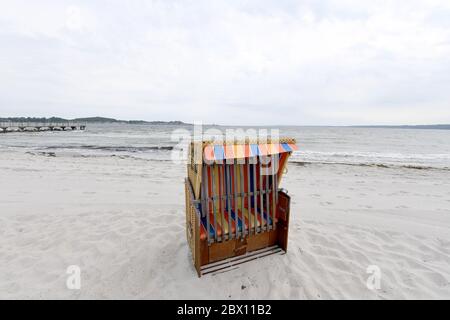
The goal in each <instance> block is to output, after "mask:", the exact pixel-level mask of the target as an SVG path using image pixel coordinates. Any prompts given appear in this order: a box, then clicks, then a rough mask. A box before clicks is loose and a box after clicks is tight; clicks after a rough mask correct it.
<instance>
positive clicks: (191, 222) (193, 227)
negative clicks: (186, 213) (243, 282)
mask: <svg viewBox="0 0 450 320" xmlns="http://www.w3.org/2000/svg"><path fill="white" fill-rule="evenodd" d="M190 211H191V216H190V220H191V221H190V226H191V235H192V236H191V239H190V241H189V247H190V248H191V252H192V260H193V261H194V263H195V258H196V256H195V255H196V252H195V251H196V250H195V239H196V237H198V236H199V235H197V234H196V232H195V224H196V221H195V217H196V213H195V211H196V210H195V208H194V206H191V207H190Z"/></svg>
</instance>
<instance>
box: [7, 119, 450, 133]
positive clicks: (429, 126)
mask: <svg viewBox="0 0 450 320" xmlns="http://www.w3.org/2000/svg"><path fill="white" fill-rule="evenodd" d="M9 121H10V122H67V121H74V122H86V123H117V124H142V125H145V124H149V125H174V126H181V125H192V124H191V123H186V122H183V121H177V120H175V121H146V120H118V119H114V118H106V117H86V118H75V119H65V118H60V117H50V118H45V117H42V118H39V117H7V118H0V122H9ZM204 125H208V126H221V125H218V124H204ZM223 126H227V125H223ZM282 126H283V125H281V127H282ZM302 126H303V125H299V127H302ZM314 127H316V126H314ZM317 127H321V126H317ZM323 127H328V126H323ZM333 127H334V126H333ZM336 127H347V128H374V129H377V128H380V129H383V128H384V129H434V130H450V124H423V125H350V126H345V125H344V126H336Z"/></svg>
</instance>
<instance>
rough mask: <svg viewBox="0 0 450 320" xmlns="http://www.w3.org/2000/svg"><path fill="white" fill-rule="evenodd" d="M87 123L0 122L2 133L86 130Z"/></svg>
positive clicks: (0, 131)
mask: <svg viewBox="0 0 450 320" xmlns="http://www.w3.org/2000/svg"><path fill="white" fill-rule="evenodd" d="M85 129H86V123H81V122H74V121H66V122H0V133H7V132H39V131H75V130H85Z"/></svg>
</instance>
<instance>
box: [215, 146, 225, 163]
mask: <svg viewBox="0 0 450 320" xmlns="http://www.w3.org/2000/svg"><path fill="white" fill-rule="evenodd" d="M214 158H215V159H216V160H223V159H225V150H224V148H223V146H220V145H215V146H214Z"/></svg>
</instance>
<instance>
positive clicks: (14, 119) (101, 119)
mask: <svg viewBox="0 0 450 320" xmlns="http://www.w3.org/2000/svg"><path fill="white" fill-rule="evenodd" d="M9 121H11V122H66V121H74V122H86V123H122V124H152V125H189V123H185V122H182V121H144V120H117V119H113V118H105V117H88V118H75V119H64V118H59V117H50V118H37V117H9V118H0V122H9Z"/></svg>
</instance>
